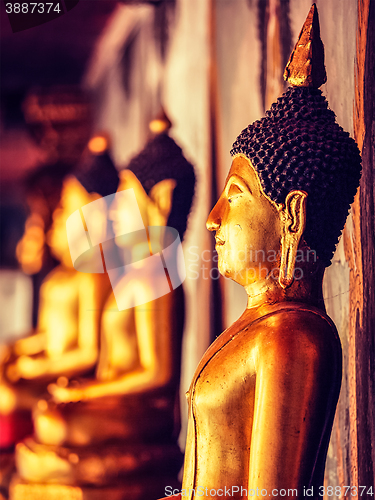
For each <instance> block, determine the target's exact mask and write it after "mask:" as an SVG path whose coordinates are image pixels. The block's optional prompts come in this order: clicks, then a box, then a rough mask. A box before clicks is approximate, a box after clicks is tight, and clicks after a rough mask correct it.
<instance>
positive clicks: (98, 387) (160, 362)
mask: <svg viewBox="0 0 375 500" xmlns="http://www.w3.org/2000/svg"><path fill="white" fill-rule="evenodd" d="M159 300H160V299H159ZM161 300H164V301H165V300H168V298H167V297H166V298H162V299H161ZM161 311H164V309H163V307H161V308H159V307H155V306H154V302H153V303H149V304H145V305H142V306H137V307H135V308H134V314H135V330H136V335H137V344H138V352H139V366H138V367H137V368H136V369H134V370H132V371H130V372H127V373H125V374H124V375H122V376H120V377H118V378H117V379H114V380H109V381H103V382H96V383H93V384H86V385H82V386H81V387H79V388H66V389H65V388H60V387H55V388H53V389H52V392H53V395H54V398H55V400H56V401H58V402H69V401H79V400H88V399H95V398H100V397H103V396H111V395H125V394H134V393H139V392H144V391H146V390H150V389H153V388H157V387H160V386H162V385H164V384H165V383H166V382H167V381H168V378H169V375H170V366H169V364H168V357H169V352H166V351H168V348H167V346H165V350H163V351H164V352H163V353H162V354H160V355H159V354H158V349H157V347H156V338H157V336H159V342H160V336H166V337H167V335H168V329H169V328H170V325H169V324H165V323H164V324H163V323H162V322H161V316H162V312H161ZM166 337H165V338H166ZM167 343H168V341H167Z"/></svg>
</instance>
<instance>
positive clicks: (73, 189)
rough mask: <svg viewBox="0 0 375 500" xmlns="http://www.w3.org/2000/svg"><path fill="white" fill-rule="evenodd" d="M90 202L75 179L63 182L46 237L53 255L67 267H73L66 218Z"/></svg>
mask: <svg viewBox="0 0 375 500" xmlns="http://www.w3.org/2000/svg"><path fill="white" fill-rule="evenodd" d="M90 201H91V199H90V197H89V195H88V193H87V192H86V190H85V189H84V188H83V187H82V185H81V184H80V183H79V182H78V181H77V179H76V178H75V177H67V178H66V179H65V180H64V183H63V187H62V191H61V200H60V203H59V205H58V207H57V208H56V210H55V211H54V212H53V216H52V218H53V223H52V227H51V229H50V231H49V232H48V235H47V242H48V245H49V247H50V248H51V251H52V253H53V255H54V256H55V257H56V258H57V259H58V260H60V261H61V262H62V263H63V264H65V265H66V266H67V267H73V264H72V259H71V257H70V252H69V245H68V238H67V234H66V221H67V219H68V217H69V216H70V215H71V214H72V213H73V212H75V211H76V210H79V209H80V208H81V207H83V206H84V205H86V204H87V203H89V202H90Z"/></svg>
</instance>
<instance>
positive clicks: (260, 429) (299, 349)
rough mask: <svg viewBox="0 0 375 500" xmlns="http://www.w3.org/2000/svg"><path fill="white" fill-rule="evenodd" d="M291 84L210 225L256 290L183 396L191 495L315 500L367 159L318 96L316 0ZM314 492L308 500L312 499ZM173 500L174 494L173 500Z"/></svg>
mask: <svg viewBox="0 0 375 500" xmlns="http://www.w3.org/2000/svg"><path fill="white" fill-rule="evenodd" d="M286 78H287V80H288V81H289V82H290V83H291V87H290V88H289V89H288V90H287V91H286V92H285V94H283V95H282V97H280V98H279V99H278V100H277V102H276V103H274V104H273V105H272V107H271V109H270V110H269V111H267V113H266V117H264V118H262V119H260V120H258V121H256V122H255V123H253V124H251V125H249V126H248V127H247V128H246V129H245V130H243V131H242V132H241V134H240V135H239V136H238V137H237V139H236V141H235V142H234V144H233V147H232V151H231V154H232V157H233V162H232V165H231V168H230V171H229V174H228V177H227V180H226V184H225V187H224V190H223V192H222V194H221V196H220V198H219V200H218V202H217V204H216V205H215V207H214V208H213V209H212V211H211V213H210V215H209V217H208V220H207V228H208V229H209V230H210V231H215V239H216V249H217V253H218V259H219V260H218V266H219V270H220V272H221V274H223V275H224V276H226V277H229V278H231V279H233V280H234V281H236V282H237V283H239V284H241V285H242V286H243V287H244V288H245V290H246V291H247V294H248V306H247V309H246V310H245V312H244V313H243V314H242V316H241V317H240V318H239V319H238V320H237V321H236V322H235V323H234V324H233V325H232V326H230V327H229V328H228V329H227V330H226V331H225V332H223V333H222V334H221V335H220V336H219V337H218V338H217V339H216V340H215V342H214V343H213V344H212V345H211V346H210V347H209V349H208V350H207V352H206V353H205V354H204V356H203V358H202V360H201V362H200V364H199V365H198V367H197V370H196V372H195V375H194V378H193V381H192V384H191V386H190V389H189V392H188V399H189V424H188V434H187V443H186V453H185V466H184V479H183V484H182V498H192V496H193V491H194V489H195V490H197V489H198V488H199V487H200V488H201V489H200V490H199V489H198V492H199V491H200V492H206V497H207V498H219V497H220V496H223V495H224V496H225V495H226V493H225V492H228V490H229V494H230V496H231V497H232V498H236V499H240V498H242V499H244V498H246V499H247V498H251V497H254V496H257V495H259V496H267V497H272V498H280V497H283V498H305V497H306V495H305V491H307V489H309V493H308V495H310V496H312V497H313V498H319V491H320V490H319V487H320V486H322V485H323V484H324V477H323V476H324V467H325V459H326V454H327V449H328V444H329V439H330V434H331V429H332V424H333V419H334V414H335V409H336V404H337V400H338V396H339V391H340V383H341V345H340V340H339V337H338V334H337V331H336V328H335V326H334V324H333V323H332V321H331V320H330V318H328V317H327V315H326V313H325V308H324V302H323V295H322V278H323V273H324V269H325V267H327V266H329V265H330V260H331V258H332V254H333V252H334V250H335V246H336V243H337V240H338V238H339V236H340V232H341V230H342V229H343V227H344V224H345V220H346V217H347V214H348V210H349V208H350V204H351V203H352V202H353V200H354V195H355V193H356V190H357V187H358V185H359V178H360V171H361V158H360V155H359V151H358V147H357V145H356V144H355V142H354V140H353V139H351V138H349V134H348V133H346V132H344V131H343V129H342V128H341V127H340V126H339V125H338V124H337V123H336V121H335V115H334V113H333V112H332V111H331V110H329V109H328V104H327V101H326V99H325V98H324V96H323V95H322V93H321V91H320V90H319V89H318V88H319V86H320V85H321V84H323V83H324V82H325V81H326V76H325V69H324V59H323V44H322V42H321V40H320V38H319V24H318V17H317V11H316V7H315V5H313V6H312V9H311V11H310V14H309V16H308V18H307V20H306V23H305V25H304V27H303V29H302V31H301V35H300V38H299V40H298V43H297V45H296V48H295V50H294V52H293V53H292V56H291V59H290V62H289V63H288V65H287V68H286ZM311 491H313V494H312V495H311ZM175 498H176V497H175Z"/></svg>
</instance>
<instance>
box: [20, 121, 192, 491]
mask: <svg viewBox="0 0 375 500" xmlns="http://www.w3.org/2000/svg"><path fill="white" fill-rule="evenodd" d="M151 125H152V127H153V129H154V130H155V129H156V130H157V132H158V133H157V134H156V136H155V137H154V138H153V139H152V140H151V141H150V142H149V143H148V144H147V145H146V147H145V149H144V150H143V151H142V152H141V153H140V154H139V155H138V156H137V157H135V158H134V159H133V160H132V161H131V162H130V164H129V165H128V167H127V169H126V170H124V171H122V172H121V181H120V186H119V192H118V194H121V192H122V191H123V190H128V189H133V192H134V194H135V198H136V201H137V204H138V207H139V211H140V214H141V217H142V221H143V226H144V227H145V228H148V231H149V233H148V238H146V239H144V238H143V239H142V238H140V239H137V236H136V235H134V234H133V233H132V236H131V238H130V240H129V239H127V238H123V237H122V236H121V235H122V234H123V233H125V232H127V231H126V229H127V225H128V224H129V223H130V221H131V219H132V218H133V217H134V214H132V213H131V212H130V209H129V206H128V204H127V203H126V202H120V201H118V200H117V201H115V202H114V203H113V204H112V206H111V207H110V211H109V217H110V219H112V221H113V230H114V234H115V235H116V238H115V241H116V244H117V247H118V249H119V253H120V254H123V255H124V256H126V257H127V260H129V259H130V261H132V262H133V264H132V270H131V271H130V272H128V273H126V274H125V275H120V276H119V277H118V279H117V280H116V277H115V273H112V271H110V270H108V269H107V270H108V273H109V275H110V278H111V282H112V286H113V288H114V294H113V293H112V294H111V295H110V296H109V298H108V300H107V302H106V304H105V308H104V312H103V315H102V322H101V341H100V357H99V363H98V367H97V371H96V375H95V377H93V378H92V380H84V381H75V382H72V383H70V384H69V385H68V386H67V387H61V386H59V385H58V384H57V385H54V386H52V387H50V391H51V393H52V394H53V398H54V401H55V403H50V404H49V406H48V408H39V409H37V411H36V412H35V419H34V423H35V430H36V432H35V439H34V440H27V441H25V442H24V443H22V444H20V445H18V447H17V463H18V471H19V474H20V476H21V478H23V479H24V480H27V481H33V482H36V481H39V482H40V483H48V482H58V483H60V484H64V483H65V484H74V485H80V486H82V487H83V486H84V485H86V487H87V488H89V486H90V485H91V486H93V485H96V486H100V487H101V488H105V487H109V486H111V487H113V488H115V489H116V488H118V490H116V491H122V494H123V495H126V496H123V497H121V498H125V497H126V498H129V499H131V498H145V497H146V496H147V495H150V494H151V495H160V494H161V493H162V492H163V491H164V486H165V484H166V483H167V484H170V483H171V484H177V473H178V471H179V469H180V467H181V464H182V455H181V452H180V449H179V447H178V444H177V437H178V434H179V431H180V419H179V380H180V364H181V343H182V334H183V326H184V294H183V289H182V286H177V287H175V288H174V289H173V287H170V286H169V285H168V280H167V279H166V274H165V271H164V269H163V267H162V266H161V268H160V267H159V268H157V267H156V266H153V264H152V263H151V264H150V259H151V260H152V257H155V255H153V253H154V252H155V250H154V249H153V245H154V243H153V237H152V234H151V233H152V229H153V228H155V226H157V229H160V228H161V229H163V228H165V226H169V227H171V228H174V229H175V230H176V234H179V237H180V239H181V240H182V238H183V235H184V232H185V230H186V225H187V219H188V215H189V212H190V208H191V204H192V199H193V194H194V185H195V175H194V170H193V167H192V165H191V164H190V163H189V162H188V161H187V160H186V159H185V158H184V157H183V155H182V151H181V149H180V148H179V147H178V146H177V145H176V143H175V142H174V141H173V139H171V138H170V137H169V135H168V133H167V130H168V128H169V121H168V120H167V118H166V117H164V118H160V119H158V121H157V122H156V123H155V121H154V122H152V123H151ZM151 247H152V248H151ZM103 252H104V255H105V249H104V246H103ZM106 264H107V261H106ZM160 269H162V271H160ZM170 279H172V277H170ZM161 290H164V291H163V292H162V291H161ZM154 292H158V293H156V295H155V293H154ZM153 295H154V298H153ZM119 301H120V302H121V304H122V307H121V309H123V310H119V307H118V304H119V303H120V302H119ZM124 304H125V305H124ZM138 304H139V305H138ZM56 403H58V404H57V407H56ZM47 456H48V457H49V462H48V465H44V464H46V461H47V459H46V457H47ZM51 457H52V458H51ZM19 486H20V487H21V486H22V485H19ZM29 486H30V485H29ZM18 491H21V490H18ZM28 491H29V490H28ZM46 491H47V490H46ZM89 491H91V492H93V491H94V490H90V489H85V495H87V498H91V496H90V495H91V493H89ZM101 491H102V492H103V491H107V490H101ZM107 493H108V492H107ZM92 494H94V493H92ZM103 495H104V493H103ZM107 498H111V497H110V494H109V493H108V496H107ZM116 498H117V497H116Z"/></svg>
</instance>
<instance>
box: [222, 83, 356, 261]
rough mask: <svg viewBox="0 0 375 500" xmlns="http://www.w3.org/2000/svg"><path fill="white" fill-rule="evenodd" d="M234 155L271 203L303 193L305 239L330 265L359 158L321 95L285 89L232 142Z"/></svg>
mask: <svg viewBox="0 0 375 500" xmlns="http://www.w3.org/2000/svg"><path fill="white" fill-rule="evenodd" d="M239 153H242V154H243V155H245V156H246V157H247V158H249V160H251V162H252V164H253V166H254V168H255V170H256V171H257V173H258V176H259V179H260V182H261V185H262V188H263V190H264V192H265V194H266V195H267V196H269V198H270V199H271V200H273V201H275V202H276V203H285V198H286V196H287V194H288V193H289V192H290V191H293V190H295V189H299V190H303V191H305V192H306V193H307V195H308V196H307V199H306V229H305V232H304V239H305V241H306V243H307V245H308V246H309V247H310V248H311V249H312V250H314V251H315V252H316V255H317V256H318V258H319V259H320V260H321V261H322V262H323V263H324V265H325V266H329V265H330V261H331V259H332V255H333V252H334V251H335V247H336V244H337V242H338V238H339V237H340V234H341V231H342V229H343V227H344V225H345V221H346V217H347V215H348V211H349V209H350V205H351V203H352V202H353V200H354V196H355V193H356V191H357V187H358V185H359V179H360V175H361V157H360V154H359V150H358V147H357V144H356V143H355V141H354V140H353V139H352V138H350V137H349V134H348V133H347V132H345V131H344V130H343V129H342V127H340V126H339V125H338V124H337V123H336V121H335V114H334V112H333V111H331V110H330V109H328V103H327V101H326V99H325V97H324V96H323V95H322V93H321V91H320V90H319V89H314V88H304V87H290V88H289V89H288V90H287V91H286V92H285V93H284V94H283V95H282V97H280V98H279V99H278V100H277V102H276V103H274V104H273V105H272V106H271V109H270V110H269V111H267V112H266V116H265V117H264V118H262V119H261V120H258V121H255V122H254V123H253V124H251V125H249V126H248V127H247V128H246V129H244V130H243V131H242V132H241V134H240V135H239V136H238V137H237V139H236V141H235V142H234V144H233V146H232V150H231V155H232V156H234V155H236V154H239Z"/></svg>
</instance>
